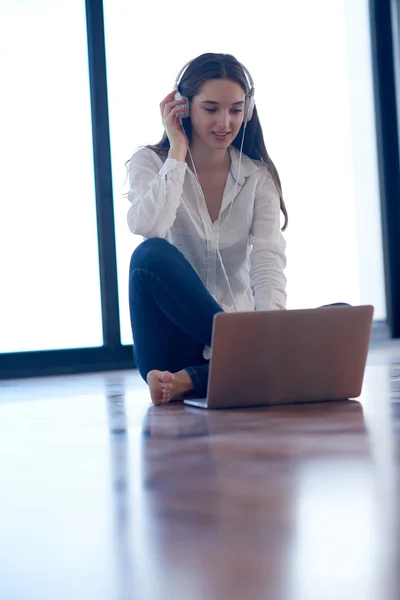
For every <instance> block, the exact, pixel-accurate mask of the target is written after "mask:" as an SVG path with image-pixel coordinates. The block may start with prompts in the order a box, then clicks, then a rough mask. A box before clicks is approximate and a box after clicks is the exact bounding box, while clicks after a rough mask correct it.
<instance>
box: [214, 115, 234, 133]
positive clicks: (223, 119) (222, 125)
mask: <svg viewBox="0 0 400 600" xmlns="http://www.w3.org/2000/svg"><path fill="white" fill-rule="evenodd" d="M218 112H219V114H218V119H217V126H218V129H219V130H220V131H229V126H230V122H231V115H230V114H229V110H221V111H218Z"/></svg>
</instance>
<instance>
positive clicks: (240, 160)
mask: <svg viewBox="0 0 400 600" xmlns="http://www.w3.org/2000/svg"><path fill="white" fill-rule="evenodd" d="M179 120H180V122H181V127H182V129H183V130H184V128H183V123H182V119H181V118H180V119H179ZM246 125H247V122H245V123H244V126H243V135H242V142H241V145H240V153H239V170H238V173H237V178H235V177H234V179H235V184H236V185H235V190H234V193H233V198H232V202H231V205H230V207H229V212H228V215H227V217H226V219H225V220H224V221H223V223H222V225H221V226H220V227H219V228H218V230H217V231H216V230H215V227H214V223H212V228H213V230H214V232H216V236H217V238H216V239H217V255H218V258H219V261H220V263H221V267H222V272H223V275H224V277H225V282H226V284H227V285H228V289H229V293H230V295H231V299H232V303H233V307H234V309H235V312H238V309H237V306H236V303H235V298H234V297H233V293H232V288H231V285H230V283H229V277H228V275H227V272H226V269H225V265H224V262H223V260H222V256H221V252H220V249H219V234H220V231H221V229H222V227H223V226H224V225H225V223H226V221H227V220H228V219H229V216H230V214H231V211H232V206H233V203H234V200H235V197H236V192H237V188H238V185H239V178H240V167H241V164H242V152H243V142H244V136H245V132H246ZM188 151H189V155H190V158H191V161H192V165H193V170H194V172H195V175H196V181H197V183H198V187H199V190H200V193H201V196H202V198H203V200H204V204H205V206H207V203H206V199H205V196H204V192H203V188H202V187H201V183H200V180H199V177H198V174H197V170H196V166H195V164H194V160H193V156H192V153H191V151H190V147H189V146H188ZM199 212H200V216H201V219H202V222H203V226H204V233H205V234H206V235H207V230H206V224H205V221H204V218H203V214H202V211H201V210H200V211H199Z"/></svg>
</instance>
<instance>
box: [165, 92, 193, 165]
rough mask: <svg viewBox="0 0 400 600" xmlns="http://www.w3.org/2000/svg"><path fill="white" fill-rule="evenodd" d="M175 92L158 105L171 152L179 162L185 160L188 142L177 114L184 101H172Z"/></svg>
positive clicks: (180, 110)
mask: <svg viewBox="0 0 400 600" xmlns="http://www.w3.org/2000/svg"><path fill="white" fill-rule="evenodd" d="M175 93H176V92H175V90H174V91H173V92H171V93H170V94H168V96H166V97H165V98H164V100H163V101H162V102H161V104H160V112H161V117H162V122H163V125H164V127H165V131H166V132H167V135H168V139H169V144H170V148H171V150H172V151H173V152H174V154H176V155H177V156H178V157H179V158H180V160H182V161H184V160H185V158H186V154H187V150H188V146H189V140H188V139H187V137H186V133H185V132H184V130H183V128H182V125H181V123H180V120H179V118H178V117H177V116H176V115H177V113H179V112H182V107H183V106H184V103H185V101H184V100H174V97H175Z"/></svg>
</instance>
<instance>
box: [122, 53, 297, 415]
mask: <svg viewBox="0 0 400 600" xmlns="http://www.w3.org/2000/svg"><path fill="white" fill-rule="evenodd" d="M185 67H186V68H185ZM185 67H184V68H185V70H184V73H183V75H182V77H181V78H180V81H179V83H178V79H179V76H178V79H177V83H176V88H175V90H174V91H172V92H171V93H170V94H168V96H166V97H165V98H164V100H163V101H162V102H161V104H160V110H161V117H162V122H163V125H164V128H165V133H164V136H163V138H162V139H161V141H160V142H159V143H158V144H156V145H155V146H146V147H144V148H141V149H140V150H138V151H137V152H136V153H135V154H134V155H133V156H132V158H131V159H130V161H129V167H128V173H129V182H130V191H129V193H128V199H129V201H130V202H131V206H130V208H129V211H128V225H129V228H130V230H131V231H132V233H135V234H139V235H142V236H144V237H145V238H147V239H146V240H145V241H144V242H142V243H141V244H140V245H139V246H138V247H137V248H136V250H135V251H134V252H133V254H132V258H131V263H130V273H129V303H130V317H131V325H132V335H133V340H134V355H135V361H136V365H137V367H138V369H139V372H140V374H141V376H142V377H143V378H144V379H145V381H147V383H148V385H149V388H150V394H151V399H152V401H153V402H154V404H160V403H163V402H169V401H170V400H175V399H177V398H180V397H182V396H184V397H187V396H188V395H195V396H197V397H204V396H206V394H207V380H208V367H209V358H210V346H211V334H212V323H213V317H214V315H215V314H216V313H217V312H220V311H224V310H225V311H233V310H238V311H249V310H276V309H285V307H286V291H285V289H286V278H285V275H284V268H285V265H286V258H285V246H286V243H285V240H284V238H283V236H282V233H281V224H280V211H282V213H283V216H284V224H283V227H282V230H284V229H285V228H286V226H287V212H286V207H285V204H284V201H283V198H282V191H281V184H280V180H279V175H278V172H277V170H276V168H275V166H274V164H273V162H272V161H271V159H270V157H269V155H268V153H267V150H266V148H265V144H264V139H263V133H262V129H261V124H260V121H259V118H258V115H257V109H256V108H255V106H254V97H253V94H254V88H253V87H252V86H253V83H252V79H251V75H250V74H249V72H248V71H247V70H246V69H245V67H244V66H243V65H241V64H240V63H239V62H238V61H237V60H236V58H234V57H233V56H231V55H230V54H211V53H209V54H203V55H201V56H199V57H198V58H196V59H194V60H193V61H191V62H190V63H189V64H188V66H186V65H185ZM181 73H182V71H181ZM177 90H178V91H179V92H180V94H178V95H177V96H176V92H177ZM180 95H182V97H183V99H175V96H176V97H177V98H180ZM185 98H186V99H187V100H188V102H187V100H186V101H185ZM182 116H183V117H185V118H183V119H182V120H181V119H180V117H182ZM238 343H240V335H238Z"/></svg>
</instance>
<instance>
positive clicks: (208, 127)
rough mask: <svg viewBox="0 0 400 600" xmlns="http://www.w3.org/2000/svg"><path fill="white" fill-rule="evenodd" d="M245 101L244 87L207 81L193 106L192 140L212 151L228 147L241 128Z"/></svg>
mask: <svg viewBox="0 0 400 600" xmlns="http://www.w3.org/2000/svg"><path fill="white" fill-rule="evenodd" d="M244 99H245V93H244V91H243V88H242V87H241V86H240V85H239V84H238V83H236V82H235V81H231V80H230V79H209V80H208V81H206V82H205V83H204V84H203V85H202V87H201V88H200V92H199V93H198V94H197V96H194V97H193V99H192V102H191V103H190V118H191V120H192V135H193V141H196V142H197V141H201V142H202V143H203V144H204V145H205V146H206V147H207V148H208V149H210V150H213V151H214V150H218V149H224V148H227V147H228V146H229V145H230V144H231V143H232V142H233V140H234V139H235V137H236V136H237V134H238V132H239V130H240V127H241V125H242V122H243V110H244ZM217 133H220V134H221V135H217Z"/></svg>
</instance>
